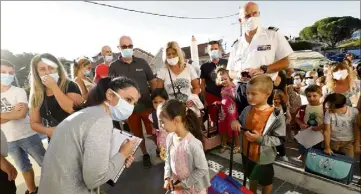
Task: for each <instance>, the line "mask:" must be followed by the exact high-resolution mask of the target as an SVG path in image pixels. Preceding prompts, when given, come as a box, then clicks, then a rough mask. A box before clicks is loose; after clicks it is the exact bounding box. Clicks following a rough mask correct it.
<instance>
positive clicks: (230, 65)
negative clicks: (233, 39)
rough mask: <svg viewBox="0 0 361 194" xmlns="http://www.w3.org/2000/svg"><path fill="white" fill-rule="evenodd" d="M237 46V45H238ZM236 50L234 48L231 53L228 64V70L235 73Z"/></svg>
mask: <svg viewBox="0 0 361 194" xmlns="http://www.w3.org/2000/svg"><path fill="white" fill-rule="evenodd" d="M236 44H237V43H236ZM235 52H236V49H235V48H234V47H233V48H232V50H231V52H230V53H229V58H228V63H227V70H229V71H234V54H235Z"/></svg>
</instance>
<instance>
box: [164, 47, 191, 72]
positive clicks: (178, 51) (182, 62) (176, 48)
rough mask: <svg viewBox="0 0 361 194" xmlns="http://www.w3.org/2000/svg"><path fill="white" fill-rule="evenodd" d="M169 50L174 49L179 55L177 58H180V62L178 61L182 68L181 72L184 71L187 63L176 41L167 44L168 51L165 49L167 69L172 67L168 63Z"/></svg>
mask: <svg viewBox="0 0 361 194" xmlns="http://www.w3.org/2000/svg"><path fill="white" fill-rule="evenodd" d="M168 49H174V50H175V51H176V53H177V56H178V58H179V61H178V65H180V68H181V70H183V69H184V68H185V65H186V64H185V61H184V55H183V52H182V49H181V48H180V47H179V45H178V43H177V42H175V41H171V42H168V43H167V46H166V49H165V52H164V55H165V56H164V63H165V64H166V65H167V67H169V66H170V65H169V64H168V62H167V51H168Z"/></svg>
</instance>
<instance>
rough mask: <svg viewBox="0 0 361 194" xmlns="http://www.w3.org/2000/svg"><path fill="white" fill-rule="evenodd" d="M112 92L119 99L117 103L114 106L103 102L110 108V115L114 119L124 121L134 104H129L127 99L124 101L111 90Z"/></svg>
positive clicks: (131, 111)
mask: <svg viewBox="0 0 361 194" xmlns="http://www.w3.org/2000/svg"><path fill="white" fill-rule="evenodd" d="M113 93H114V94H115V95H116V96H118V98H119V101H118V104H116V105H115V106H111V105H109V104H108V103H105V104H106V105H108V106H109V108H110V116H111V117H112V119H113V120H115V121H124V120H127V119H128V118H129V117H130V115H131V114H132V113H133V110H134V105H132V104H129V103H128V102H127V101H125V100H124V99H123V98H121V97H120V96H119V94H117V93H116V92H114V91H113Z"/></svg>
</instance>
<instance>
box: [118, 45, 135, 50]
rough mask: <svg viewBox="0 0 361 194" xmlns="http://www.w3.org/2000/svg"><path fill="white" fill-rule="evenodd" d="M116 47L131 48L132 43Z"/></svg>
mask: <svg viewBox="0 0 361 194" xmlns="http://www.w3.org/2000/svg"><path fill="white" fill-rule="evenodd" d="M118 48H121V49H127V48H130V49H132V48H133V45H132V44H130V45H128V46H127V45H121V46H118Z"/></svg>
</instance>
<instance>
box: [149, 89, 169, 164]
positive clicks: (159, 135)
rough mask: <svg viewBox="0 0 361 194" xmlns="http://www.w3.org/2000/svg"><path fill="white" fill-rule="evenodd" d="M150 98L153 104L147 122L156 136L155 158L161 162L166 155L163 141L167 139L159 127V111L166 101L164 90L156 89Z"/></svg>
mask: <svg viewBox="0 0 361 194" xmlns="http://www.w3.org/2000/svg"><path fill="white" fill-rule="evenodd" d="M150 98H151V99H152V102H153V108H154V111H153V112H152V113H151V114H150V115H149V120H150V121H151V122H152V123H153V134H155V135H156V138H154V139H155V143H156V145H157V149H156V152H157V156H158V157H160V158H161V159H162V160H165V155H166V151H165V148H166V145H165V140H166V138H167V135H168V133H167V132H166V131H165V130H164V129H163V128H161V127H160V126H159V122H158V121H159V118H158V116H159V112H160V111H159V110H160V108H161V106H162V104H163V103H164V102H166V101H167V100H168V98H169V97H168V94H167V91H165V89H164V88H156V89H154V90H153V92H152V94H151V96H150Z"/></svg>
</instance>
